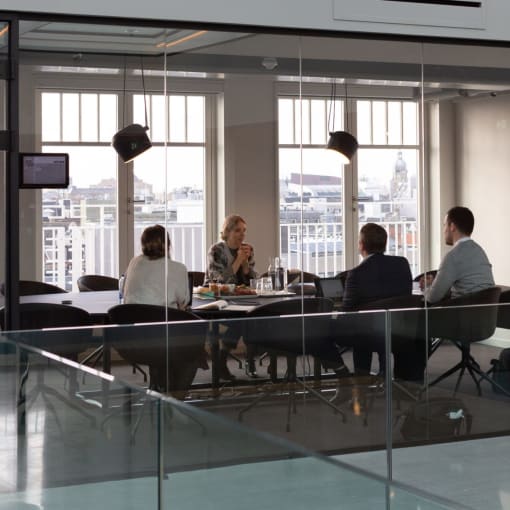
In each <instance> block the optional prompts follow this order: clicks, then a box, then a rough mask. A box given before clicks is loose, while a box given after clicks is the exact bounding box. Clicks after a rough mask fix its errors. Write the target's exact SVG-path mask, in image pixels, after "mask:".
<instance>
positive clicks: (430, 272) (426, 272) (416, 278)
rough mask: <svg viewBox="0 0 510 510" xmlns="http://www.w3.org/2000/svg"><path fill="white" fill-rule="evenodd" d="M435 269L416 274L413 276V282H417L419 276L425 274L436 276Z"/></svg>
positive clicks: (421, 276)
mask: <svg viewBox="0 0 510 510" xmlns="http://www.w3.org/2000/svg"><path fill="white" fill-rule="evenodd" d="M436 274H437V269H431V270H430V271H425V272H424V273H420V274H419V275H418V276H415V277H414V279H413V282H419V281H420V279H421V278H423V277H424V276H425V275H430V276H432V277H433V278H435V277H436Z"/></svg>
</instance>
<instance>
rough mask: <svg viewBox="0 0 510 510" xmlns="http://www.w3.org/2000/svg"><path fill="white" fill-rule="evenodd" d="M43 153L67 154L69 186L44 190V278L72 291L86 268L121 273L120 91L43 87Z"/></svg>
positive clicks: (99, 272)
mask: <svg viewBox="0 0 510 510" xmlns="http://www.w3.org/2000/svg"><path fill="white" fill-rule="evenodd" d="M41 111H42V116H41V119H42V126H41V140H42V150H43V152H67V153H69V166H70V186H69V188H68V189H67V190H64V189H55V190H50V189H45V190H43V192H42V230H43V232H42V233H43V235H42V242H43V246H42V250H43V251H42V253H43V268H42V271H43V278H44V281H46V282H48V283H53V284H56V285H59V286H60V287H63V288H65V289H67V290H71V289H72V287H73V285H74V284H75V282H76V280H77V279H78V278H79V277H80V276H81V275H82V274H84V273H95V274H103V275H111V276H113V275H118V262H117V253H118V250H117V206H116V203H117V155H116V153H115V151H113V150H112V148H111V146H110V143H111V139H112V136H113V135H114V134H115V132H116V131H117V95H116V94H111V93H94V92H87V93H82V92H42V93H41Z"/></svg>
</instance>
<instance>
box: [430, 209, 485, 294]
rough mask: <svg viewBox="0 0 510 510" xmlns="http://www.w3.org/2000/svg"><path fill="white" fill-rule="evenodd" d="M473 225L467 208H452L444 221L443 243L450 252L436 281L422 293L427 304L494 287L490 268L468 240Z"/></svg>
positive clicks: (473, 242)
mask: <svg viewBox="0 0 510 510" xmlns="http://www.w3.org/2000/svg"><path fill="white" fill-rule="evenodd" d="M474 225H475V218H474V216H473V213H472V212H471V211H470V210H469V209H468V208H467V207H460V206H458V207H452V208H451V209H450V210H449V211H448V212H447V214H446V217H445V220H444V240H445V242H446V244H447V245H448V246H453V248H452V249H451V250H450V251H449V252H448V253H447V254H446V255H445V256H444V258H443V260H442V262H441V264H440V266H439V269H438V272H437V275H436V277H435V278H434V279H433V282H432V284H431V285H430V287H429V288H428V289H426V290H425V292H424V295H425V299H426V300H427V302H429V303H438V302H439V301H441V300H443V299H445V298H448V297H450V296H451V297H452V298H456V297H459V296H462V295H463V294H468V293H472V292H477V291H479V290H483V289H487V288H489V287H493V286H494V277H493V275H492V266H491V264H490V262H489V259H488V258H487V255H486V253H485V251H484V250H483V248H482V247H481V246H480V245H479V244H477V243H475V241H473V240H472V239H471V233H472V232H473V228H474Z"/></svg>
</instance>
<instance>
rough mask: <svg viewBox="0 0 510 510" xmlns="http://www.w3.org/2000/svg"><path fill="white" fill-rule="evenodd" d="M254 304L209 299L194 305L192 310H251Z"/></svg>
mask: <svg viewBox="0 0 510 510" xmlns="http://www.w3.org/2000/svg"><path fill="white" fill-rule="evenodd" d="M254 308H256V306H253V305H235V304H234V305H231V304H229V303H228V302H227V301H225V300H224V299H218V300H217V301H211V302H210V303H205V304H204V305H200V306H195V307H194V308H193V309H194V310H230V311H232V312H251V311H252V310H253V309H254Z"/></svg>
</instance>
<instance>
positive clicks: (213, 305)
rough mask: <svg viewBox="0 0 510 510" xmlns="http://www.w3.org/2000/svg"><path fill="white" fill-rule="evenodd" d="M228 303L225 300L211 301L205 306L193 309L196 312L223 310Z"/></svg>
mask: <svg viewBox="0 0 510 510" xmlns="http://www.w3.org/2000/svg"><path fill="white" fill-rule="evenodd" d="M227 306H228V303H227V302H226V301H225V300H223V299H218V300H217V301H210V302H209V303H205V304H204V305H200V306H195V307H193V308H194V309H195V310H223V308H226V307H227Z"/></svg>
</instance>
